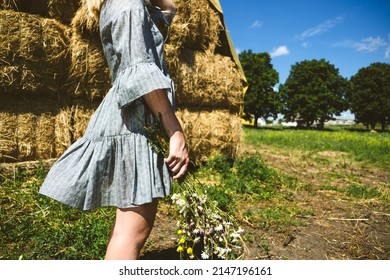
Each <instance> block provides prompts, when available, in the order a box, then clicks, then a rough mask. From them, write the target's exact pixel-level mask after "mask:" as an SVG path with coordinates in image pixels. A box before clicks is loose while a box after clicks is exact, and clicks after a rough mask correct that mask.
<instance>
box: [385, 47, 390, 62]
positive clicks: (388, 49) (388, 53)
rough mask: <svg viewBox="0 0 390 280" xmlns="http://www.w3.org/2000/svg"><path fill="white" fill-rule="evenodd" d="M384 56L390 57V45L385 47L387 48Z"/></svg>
mask: <svg viewBox="0 0 390 280" xmlns="http://www.w3.org/2000/svg"><path fill="white" fill-rule="evenodd" d="M385 58H386V59H390V47H387V49H386V51H385Z"/></svg>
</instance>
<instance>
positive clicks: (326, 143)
mask: <svg viewBox="0 0 390 280" xmlns="http://www.w3.org/2000/svg"><path fill="white" fill-rule="evenodd" d="M244 132H245V143H249V144H272V145H277V146H280V147H288V148H292V149H299V150H306V151H309V150H311V151H340V152H346V153H350V154H351V155H352V156H354V157H355V159H356V160H358V161H366V162H367V163H370V164H373V165H375V166H378V167H381V168H384V169H386V170H390V133H372V132H361V131H350V130H346V129H341V128H337V127H335V128H333V129H328V130H325V131H317V130H297V129H252V128H248V127H247V128H244Z"/></svg>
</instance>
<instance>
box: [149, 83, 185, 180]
mask: <svg viewBox="0 0 390 280" xmlns="http://www.w3.org/2000/svg"><path fill="white" fill-rule="evenodd" d="M143 98H144V100H145V102H146V104H147V105H148V107H149V108H150V110H151V111H152V113H153V114H154V115H155V116H159V115H160V116H161V121H162V124H163V127H164V129H165V131H166V133H167V134H168V136H169V156H168V158H166V159H165V162H166V163H167V164H168V167H169V169H170V170H171V171H172V172H173V174H174V176H173V178H174V179H179V178H181V177H183V176H184V175H185V173H186V171H187V168H188V164H189V161H190V160H189V156H188V149H187V144H186V139H185V137H184V133H183V130H182V127H181V125H180V123H179V121H178V119H177V117H176V115H175V113H174V111H173V108H172V105H171V103H170V102H169V100H168V97H167V95H166V93H165V91H164V90H162V89H159V90H155V91H152V92H150V93H148V94H146V95H144V97H143Z"/></svg>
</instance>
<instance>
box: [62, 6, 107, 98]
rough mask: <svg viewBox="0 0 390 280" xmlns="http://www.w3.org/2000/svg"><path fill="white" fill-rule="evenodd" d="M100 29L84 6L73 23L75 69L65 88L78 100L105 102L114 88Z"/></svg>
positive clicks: (72, 39)
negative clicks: (104, 99) (105, 97)
mask: <svg viewBox="0 0 390 280" xmlns="http://www.w3.org/2000/svg"><path fill="white" fill-rule="evenodd" d="M97 26H98V25H97V22H96V21H95V20H94V19H92V18H91V17H89V16H88V15H87V10H86V6H85V5H81V7H80V9H79V10H78V11H77V13H76V15H75V17H74V18H73V20H72V23H71V27H72V35H71V40H70V49H71V67H70V71H69V78H68V81H67V83H66V88H65V90H66V91H67V93H68V94H69V95H70V96H73V97H75V98H78V99H86V100H89V101H95V100H96V101H101V100H102V99H103V98H104V96H105V95H106V93H107V92H108V90H109V89H110V87H111V78H110V72H109V69H108V65H107V62H106V59H105V57H104V54H103V49H102V45H101V41H100V37H99V33H98V32H97V31H98V27H97Z"/></svg>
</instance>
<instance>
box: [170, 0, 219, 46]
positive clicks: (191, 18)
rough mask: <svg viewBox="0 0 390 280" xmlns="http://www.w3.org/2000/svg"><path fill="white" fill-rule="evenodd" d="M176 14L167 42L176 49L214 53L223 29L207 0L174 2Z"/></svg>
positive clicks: (217, 14)
mask: <svg viewBox="0 0 390 280" xmlns="http://www.w3.org/2000/svg"><path fill="white" fill-rule="evenodd" d="M173 2H174V3H175V5H176V8H177V12H176V17H175V19H174V21H173V23H172V27H171V31H170V35H169V42H170V43H171V44H172V45H174V46H177V47H185V48H190V49H195V50H209V51H212V52H213V51H214V50H215V48H216V47H217V45H218V44H219V32H220V31H221V29H222V28H223V25H222V22H221V19H220V16H219V13H218V12H217V11H216V10H215V9H214V8H213V7H212V5H210V2H209V0H175V1H173Z"/></svg>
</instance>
